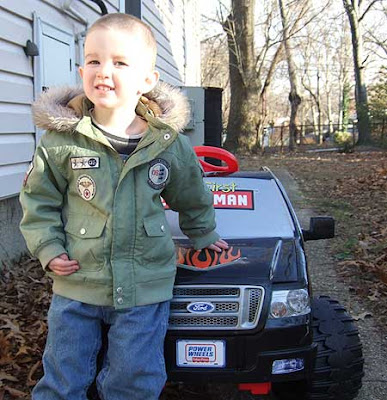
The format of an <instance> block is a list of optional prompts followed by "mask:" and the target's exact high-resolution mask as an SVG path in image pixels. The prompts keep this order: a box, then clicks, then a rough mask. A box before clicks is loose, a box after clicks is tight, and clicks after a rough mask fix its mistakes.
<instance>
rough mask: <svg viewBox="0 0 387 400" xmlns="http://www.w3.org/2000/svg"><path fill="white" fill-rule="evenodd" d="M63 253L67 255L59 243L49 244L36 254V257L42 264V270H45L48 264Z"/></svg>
mask: <svg viewBox="0 0 387 400" xmlns="http://www.w3.org/2000/svg"><path fill="white" fill-rule="evenodd" d="M63 253H67V251H66V249H65V248H64V247H63V245H62V243H61V242H50V243H49V244H47V245H46V246H44V247H42V248H41V249H39V251H37V252H36V257H37V258H38V259H39V261H40V263H41V264H42V267H43V269H44V270H46V268H47V265H48V263H49V262H50V261H51V260H52V259H53V258H55V257H58V256H60V255H61V254H63Z"/></svg>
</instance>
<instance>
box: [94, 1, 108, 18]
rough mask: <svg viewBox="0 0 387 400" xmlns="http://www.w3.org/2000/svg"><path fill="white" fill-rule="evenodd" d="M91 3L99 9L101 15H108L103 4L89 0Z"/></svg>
mask: <svg viewBox="0 0 387 400" xmlns="http://www.w3.org/2000/svg"><path fill="white" fill-rule="evenodd" d="M90 1H92V2H93V3H95V4H97V6H98V7H99V9H100V10H101V14H102V15H106V14H108V10H107V8H106V6H105V3H104V2H103V1H102V0H90Z"/></svg>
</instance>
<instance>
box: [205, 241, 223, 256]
mask: <svg viewBox="0 0 387 400" xmlns="http://www.w3.org/2000/svg"><path fill="white" fill-rule="evenodd" d="M207 249H210V250H214V251H216V252H218V253H220V252H221V251H222V250H227V249H228V243H227V242H226V241H225V240H223V239H219V240H217V241H216V242H215V243H213V244H211V245H209V246H208V247H207Z"/></svg>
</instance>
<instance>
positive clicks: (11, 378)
mask: <svg viewBox="0 0 387 400" xmlns="http://www.w3.org/2000/svg"><path fill="white" fill-rule="evenodd" d="M18 380H19V379H17V378H15V377H14V376H12V375H9V374H6V373H5V372H0V382H2V381H10V382H17V381H18Z"/></svg>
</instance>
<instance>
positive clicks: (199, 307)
mask: <svg viewBox="0 0 387 400" xmlns="http://www.w3.org/2000/svg"><path fill="white" fill-rule="evenodd" d="M187 310H188V311H189V312H190V313H197V314H199V313H200V314H207V313H210V312H212V311H214V310H215V306H214V305H213V304H211V303H207V302H204V301H199V302H196V303H190V304H188V306H187Z"/></svg>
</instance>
